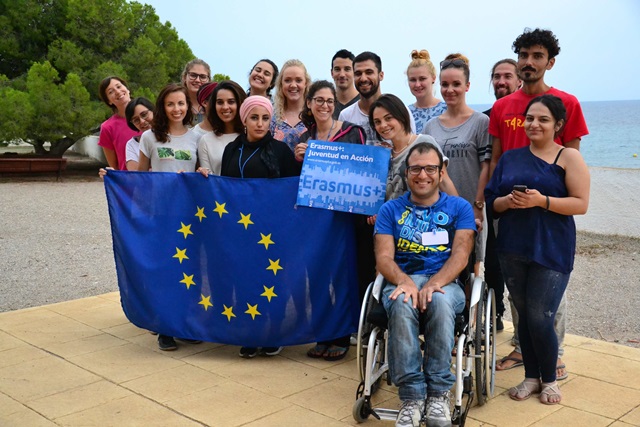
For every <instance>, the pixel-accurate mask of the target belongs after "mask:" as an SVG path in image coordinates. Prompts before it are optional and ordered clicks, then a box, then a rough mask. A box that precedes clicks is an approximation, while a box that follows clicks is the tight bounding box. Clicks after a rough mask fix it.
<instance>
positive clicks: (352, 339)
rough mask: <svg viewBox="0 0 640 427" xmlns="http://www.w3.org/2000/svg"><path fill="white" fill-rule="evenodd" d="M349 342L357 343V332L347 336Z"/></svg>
mask: <svg viewBox="0 0 640 427" xmlns="http://www.w3.org/2000/svg"><path fill="white" fill-rule="evenodd" d="M349 344H351V345H358V334H357V333H353V334H351V337H350V338H349Z"/></svg>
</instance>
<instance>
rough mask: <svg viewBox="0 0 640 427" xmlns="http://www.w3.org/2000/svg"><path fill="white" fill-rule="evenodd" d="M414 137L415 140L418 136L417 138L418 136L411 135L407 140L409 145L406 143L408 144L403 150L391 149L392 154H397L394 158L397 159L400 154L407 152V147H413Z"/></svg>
mask: <svg viewBox="0 0 640 427" xmlns="http://www.w3.org/2000/svg"><path fill="white" fill-rule="evenodd" d="M414 137H415V138H417V137H418V136H417V135H409V140H407V143H406V144H405V145H404V147H402V148H401V149H399V150H396V149H395V148H392V149H391V152H392V153H393V154H395V156H394V157H396V156H397V155H398V154H400V153H402V152H403V151H404V150H406V149H407V147H408V146H410V145H411V143H412V142H413V140H414Z"/></svg>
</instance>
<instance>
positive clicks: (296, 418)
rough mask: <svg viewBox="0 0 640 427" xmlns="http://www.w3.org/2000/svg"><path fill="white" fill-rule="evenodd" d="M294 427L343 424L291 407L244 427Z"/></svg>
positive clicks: (330, 426)
mask: <svg viewBox="0 0 640 427" xmlns="http://www.w3.org/2000/svg"><path fill="white" fill-rule="evenodd" d="M294 424H295V426H296V427H317V426H322V427H340V426H342V427H344V426H345V423H343V422H340V421H338V420H335V419H331V418H328V417H325V416H323V415H320V414H318V413H317V412H313V411H310V410H308V409H304V408H300V407H299V406H292V407H290V408H286V409H284V410H283V411H280V412H276V413H275V414H271V415H267V416H266V417H263V418H261V419H259V420H256V421H254V422H252V423H249V424H245V426H246V427H282V426H290V425H294Z"/></svg>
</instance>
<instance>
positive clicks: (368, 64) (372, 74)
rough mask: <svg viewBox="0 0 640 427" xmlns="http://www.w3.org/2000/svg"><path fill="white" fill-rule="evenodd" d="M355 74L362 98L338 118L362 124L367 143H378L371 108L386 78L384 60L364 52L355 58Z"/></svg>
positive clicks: (413, 127)
mask: <svg viewBox="0 0 640 427" xmlns="http://www.w3.org/2000/svg"><path fill="white" fill-rule="evenodd" d="M353 70H354V72H353V74H354V76H355V84H356V90H357V91H358V93H359V94H360V100H359V101H358V102H356V103H355V104H352V105H351V106H349V107H347V108H345V109H344V110H342V112H341V113H340V117H339V119H338V120H341V121H343V122H350V123H353V124H356V125H359V126H362V127H363V128H364V130H365V132H366V134H367V145H378V144H379V141H378V138H377V136H376V131H375V129H372V128H371V125H370V124H369V108H370V107H371V105H372V104H373V103H374V102H375V101H376V100H377V99H378V98H379V97H380V95H381V92H380V82H381V81H382V80H383V79H384V72H383V71H382V60H381V59H380V57H379V56H378V55H376V54H375V53H373V52H362V53H361V54H360V55H358V56H356V57H355V59H354V60H353ZM409 117H410V118H411V131H412V132H413V133H416V123H415V121H414V120H413V115H412V114H411V113H409Z"/></svg>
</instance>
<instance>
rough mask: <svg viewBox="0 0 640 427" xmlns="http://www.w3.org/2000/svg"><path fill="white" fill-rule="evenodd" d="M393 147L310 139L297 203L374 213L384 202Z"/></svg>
mask: <svg viewBox="0 0 640 427" xmlns="http://www.w3.org/2000/svg"><path fill="white" fill-rule="evenodd" d="M390 157H391V153H390V150H389V149H387V148H383V147H373V146H370V145H358V144H345V143H341V142H331V143H327V142H324V141H309V146H308V148H307V151H306V153H305V155H304V164H303V165H302V173H301V174H300V185H299V186H298V202H297V203H298V205H299V206H308V207H312V208H322V209H329V210H335V211H343V212H350V213H357V214H365V215H374V214H377V213H378V210H379V209H380V206H382V204H383V203H384V196H385V192H386V188H387V173H388V172H389V159H390Z"/></svg>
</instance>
